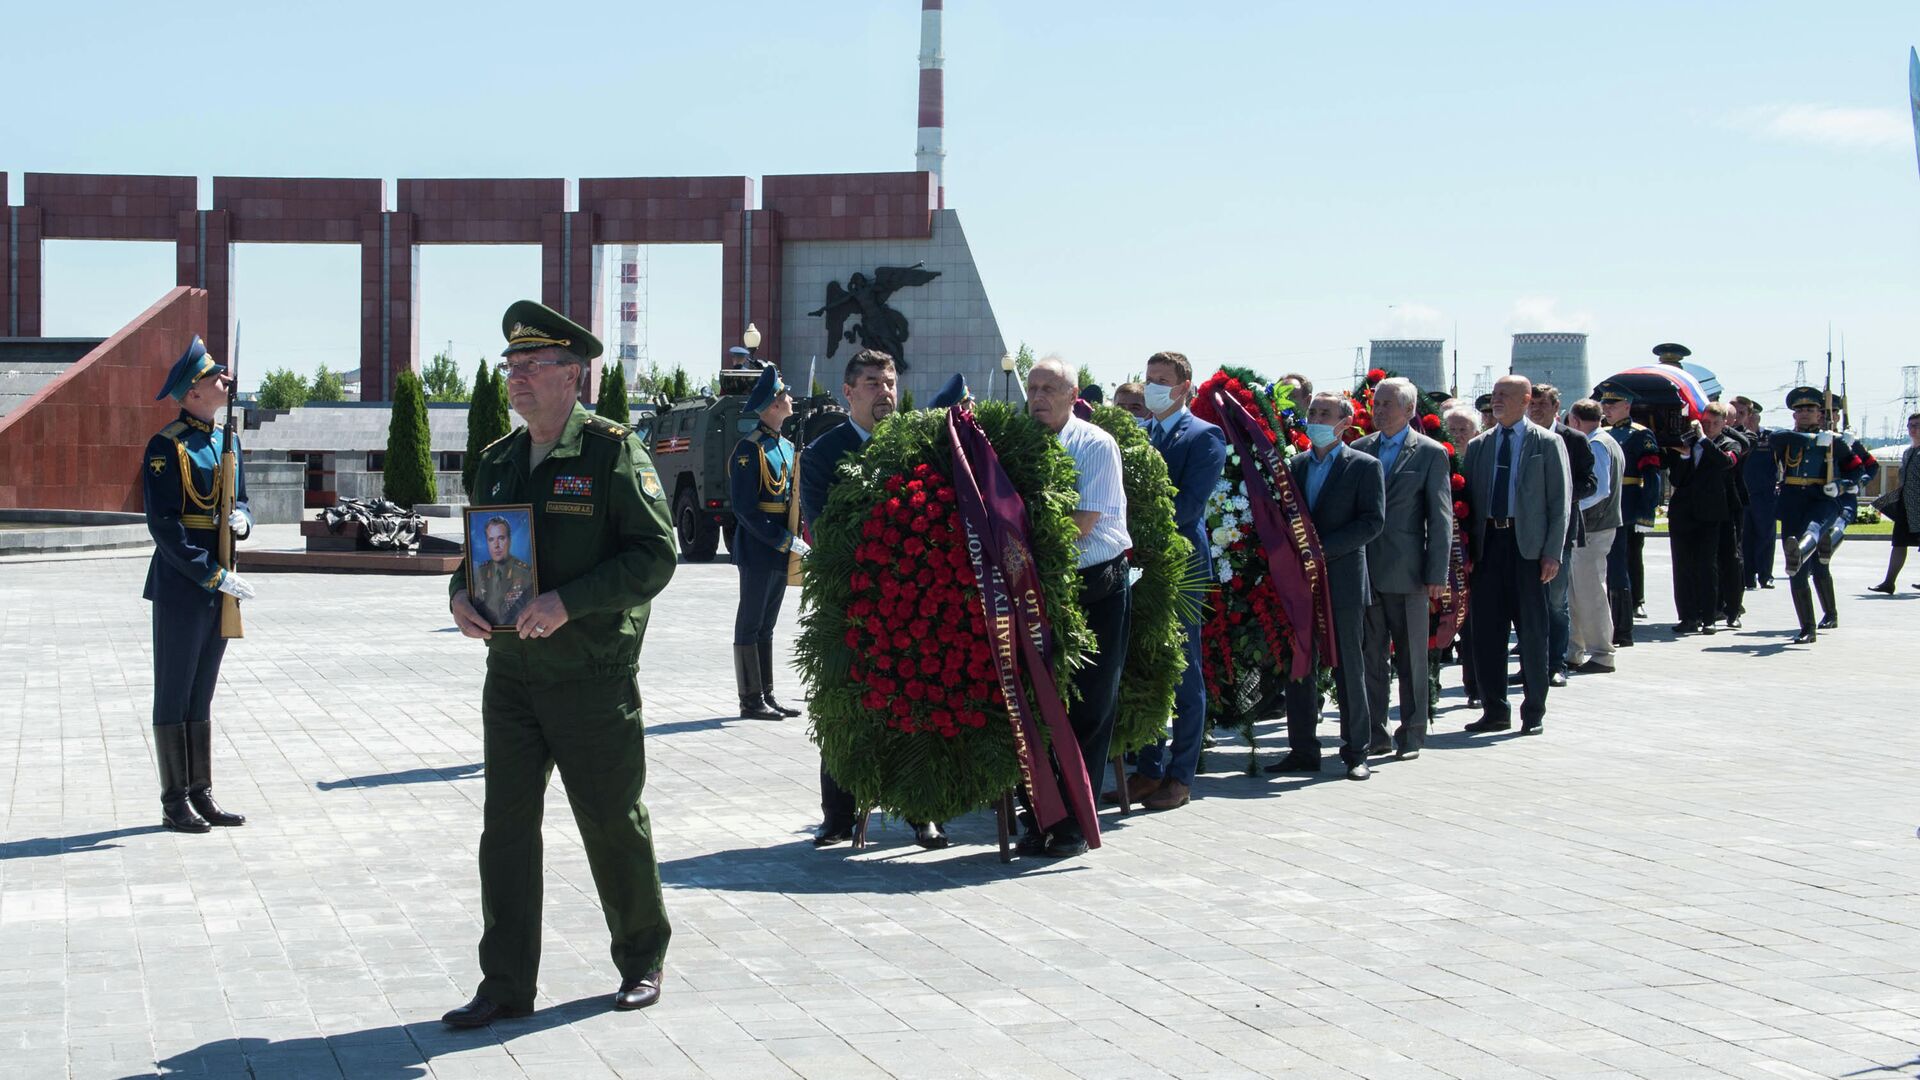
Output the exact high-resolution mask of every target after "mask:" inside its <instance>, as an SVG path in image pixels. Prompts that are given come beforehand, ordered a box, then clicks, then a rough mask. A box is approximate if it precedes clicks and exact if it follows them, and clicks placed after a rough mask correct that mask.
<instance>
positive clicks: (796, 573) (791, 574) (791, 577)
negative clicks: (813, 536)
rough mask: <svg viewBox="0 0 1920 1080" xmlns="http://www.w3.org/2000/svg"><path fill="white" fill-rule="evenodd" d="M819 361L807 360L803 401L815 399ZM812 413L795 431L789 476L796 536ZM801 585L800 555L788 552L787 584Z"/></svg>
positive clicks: (789, 511) (802, 418)
mask: <svg viewBox="0 0 1920 1080" xmlns="http://www.w3.org/2000/svg"><path fill="white" fill-rule="evenodd" d="M819 359H820V357H819V354H817V353H816V354H815V355H813V356H811V357H809V358H808V359H807V396H806V397H805V398H802V399H801V400H803V401H811V400H812V398H813V366H814V364H815V363H817V362H818V361H819ZM812 411H813V410H812V409H811V408H809V409H808V410H807V411H806V412H803V413H801V414H800V423H799V424H798V425H796V427H795V430H794V434H796V435H798V436H800V438H799V439H798V440H797V441H796V442H795V443H794V447H793V471H792V472H790V473H788V474H787V500H788V502H787V532H789V533H791V534H793V535H794V536H799V535H800V452H801V451H802V450H804V449H806V442H807V413H809V412H812ZM800 583H801V576H800V554H799V552H796V551H792V550H789V551H788V552H787V584H789V585H798V584H800Z"/></svg>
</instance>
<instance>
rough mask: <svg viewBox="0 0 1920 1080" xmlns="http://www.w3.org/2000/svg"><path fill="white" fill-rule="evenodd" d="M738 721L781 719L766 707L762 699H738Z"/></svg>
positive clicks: (765, 701)
mask: <svg viewBox="0 0 1920 1080" xmlns="http://www.w3.org/2000/svg"><path fill="white" fill-rule="evenodd" d="M796 715H797V714H796ZM740 719H742V720H780V719H783V717H782V716H781V715H780V714H779V713H777V712H774V711H773V710H772V709H771V708H769V707H768V706H767V700H766V699H765V698H763V697H746V696H744V695H743V696H742V697H741V698H740Z"/></svg>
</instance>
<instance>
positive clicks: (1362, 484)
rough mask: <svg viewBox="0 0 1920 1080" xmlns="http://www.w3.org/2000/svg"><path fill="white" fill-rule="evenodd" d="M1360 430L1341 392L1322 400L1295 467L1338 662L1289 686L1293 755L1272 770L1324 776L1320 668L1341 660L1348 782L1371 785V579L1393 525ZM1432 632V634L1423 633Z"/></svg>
mask: <svg viewBox="0 0 1920 1080" xmlns="http://www.w3.org/2000/svg"><path fill="white" fill-rule="evenodd" d="M1352 426H1353V402H1352V401H1350V400H1349V399H1347V398H1344V397H1337V396H1335V395H1333V394H1318V395H1315V396H1314V398H1313V401H1312V404H1310V405H1309V406H1308V407H1307V438H1308V439H1310V440H1312V442H1313V452H1312V453H1308V454H1296V455H1294V458H1293V460H1292V461H1291V462H1290V463H1289V467H1290V468H1292V470H1293V480H1294V483H1295V484H1297V485H1298V486H1299V488H1300V491H1301V492H1302V494H1304V495H1305V496H1306V500H1307V512H1308V515H1309V516H1310V517H1311V518H1312V519H1313V529H1314V532H1316V533H1318V534H1319V536H1320V547H1321V549H1322V550H1323V551H1324V552H1325V554H1326V558H1327V585H1328V589H1329V591H1330V593H1331V594H1332V597H1331V598H1332V601H1333V636H1334V648H1335V649H1336V650H1337V651H1338V653H1339V655H1338V656H1335V657H1331V658H1329V657H1324V656H1316V657H1314V663H1313V664H1310V665H1308V667H1307V669H1306V670H1305V671H1295V672H1292V673H1291V674H1292V676H1293V677H1292V678H1291V679H1290V680H1289V681H1288V682H1287V756H1286V757H1284V758H1282V759H1281V760H1279V761H1277V762H1275V763H1273V764H1272V765H1269V766H1267V771H1268V772H1273V773H1290V772H1304V773H1317V772H1319V771H1320V737H1319V736H1318V735H1317V734H1316V733H1315V731H1314V728H1315V727H1316V726H1317V725H1318V724H1319V723H1320V692H1319V686H1318V680H1317V678H1316V676H1315V669H1316V667H1317V666H1318V665H1319V664H1321V663H1325V662H1326V661H1328V660H1329V659H1331V660H1332V661H1333V680H1334V686H1335V687H1336V688H1337V690H1338V693H1339V698H1340V760H1341V761H1342V762H1343V763H1344V764H1345V765H1346V767H1347V779H1349V780H1365V779H1366V778H1367V777H1368V775H1370V774H1369V773H1368V771H1367V748H1368V746H1369V744H1370V740H1369V738H1368V735H1369V732H1368V725H1369V723H1370V722H1371V721H1370V717H1369V715H1368V712H1367V680H1366V660H1365V656H1366V616H1367V605H1369V604H1370V603H1372V602H1373V586H1372V585H1371V584H1370V583H1369V582H1368V580H1367V544H1369V543H1371V542H1372V540H1373V538H1374V537H1376V536H1379V535H1380V530H1381V529H1382V528H1384V527H1385V525H1386V499H1387V495H1386V484H1385V482H1384V480H1383V479H1382V476H1383V474H1382V472H1381V470H1380V462H1379V460H1378V459H1375V458H1372V457H1369V456H1368V455H1366V454H1362V453H1358V452H1356V451H1354V450H1352V449H1350V448H1349V447H1347V445H1346V444H1345V442H1344V441H1343V440H1342V439H1341V436H1342V434H1343V433H1344V432H1345V431H1346V430H1347V428H1349V427H1352ZM1422 632H1423V633H1424V628H1423V631H1422Z"/></svg>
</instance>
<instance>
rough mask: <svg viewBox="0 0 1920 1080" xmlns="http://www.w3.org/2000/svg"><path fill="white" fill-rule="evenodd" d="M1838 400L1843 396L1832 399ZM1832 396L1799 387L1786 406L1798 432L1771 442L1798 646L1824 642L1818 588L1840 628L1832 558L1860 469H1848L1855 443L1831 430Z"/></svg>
mask: <svg viewBox="0 0 1920 1080" xmlns="http://www.w3.org/2000/svg"><path fill="white" fill-rule="evenodd" d="M1831 398H1832V400H1833V401H1835V402H1836V408H1837V402H1838V401H1839V395H1838V394H1834V395H1831ZM1828 400H1829V395H1828V394H1827V393H1826V392H1824V391H1822V390H1820V389H1819V388H1818V387H1813V386H1799V387H1795V388H1794V389H1793V390H1792V391H1791V392H1789V393H1788V394H1787V408H1788V409H1790V410H1791V411H1792V412H1793V430H1792V431H1775V432H1773V433H1772V437H1771V438H1770V439H1768V444H1769V445H1770V446H1771V448H1772V450H1773V457H1774V460H1775V461H1776V462H1777V463H1778V464H1779V466H1780V496H1779V498H1778V499H1777V500H1775V503H1774V506H1775V513H1777V514H1778V515H1779V521H1780V547H1781V552H1782V554H1783V555H1784V556H1785V557H1786V563H1787V577H1788V582H1787V584H1788V589H1789V591H1791V593H1792V594H1793V610H1794V614H1795V615H1797V616H1798V617H1799V621H1800V633H1799V634H1798V635H1796V636H1795V637H1794V639H1793V643H1794V644H1795V645H1808V644H1811V643H1813V642H1814V641H1815V640H1817V639H1818V638H1819V633H1818V627H1816V626H1815V624H1814V621H1813V595H1812V593H1813V590H1814V589H1818V590H1819V591H1820V599H1821V601H1822V602H1823V604H1824V605H1825V606H1826V608H1827V611H1828V618H1829V619H1830V620H1831V622H1830V623H1828V624H1827V625H1829V626H1831V625H1837V624H1838V621H1839V620H1838V613H1837V612H1835V610H1834V603H1833V600H1834V597H1833V574H1832V571H1830V570H1829V569H1828V567H1827V560H1828V559H1829V558H1831V557H1832V555H1833V545H1834V544H1835V543H1836V542H1838V540H1839V537H1840V536H1841V532H1842V530H1841V529H1839V528H1838V527H1837V525H1838V522H1839V519H1840V512H1841V504H1840V498H1841V496H1842V495H1843V494H1845V493H1846V492H1847V491H1848V490H1849V489H1851V490H1853V491H1854V492H1858V490H1859V481H1860V479H1861V477H1862V475H1863V474H1862V472H1861V470H1860V469H1859V468H1858V467H1857V466H1856V467H1854V468H1848V467H1847V466H1846V464H1844V463H1845V462H1846V461H1848V460H1849V459H1850V458H1851V457H1852V456H1853V449H1852V441H1851V440H1850V439H1847V438H1846V437H1844V436H1837V435H1835V434H1834V433H1833V432H1831V431H1828V430H1826V426H1827V419H1828V417H1829V415H1830V414H1829V412H1828V410H1827V402H1828Z"/></svg>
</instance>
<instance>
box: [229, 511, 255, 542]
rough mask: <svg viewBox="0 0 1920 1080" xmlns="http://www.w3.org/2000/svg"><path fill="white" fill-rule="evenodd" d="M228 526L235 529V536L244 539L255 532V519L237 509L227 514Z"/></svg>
mask: <svg viewBox="0 0 1920 1080" xmlns="http://www.w3.org/2000/svg"><path fill="white" fill-rule="evenodd" d="M227 528H229V529H232V530H233V535H234V536H236V537H239V538H240V539H242V540H244V539H246V538H247V536H248V534H250V533H252V532H253V519H252V518H250V517H248V516H247V515H245V514H243V513H241V512H240V511H238V510H235V511H233V512H232V513H230V514H228V515H227Z"/></svg>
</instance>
